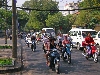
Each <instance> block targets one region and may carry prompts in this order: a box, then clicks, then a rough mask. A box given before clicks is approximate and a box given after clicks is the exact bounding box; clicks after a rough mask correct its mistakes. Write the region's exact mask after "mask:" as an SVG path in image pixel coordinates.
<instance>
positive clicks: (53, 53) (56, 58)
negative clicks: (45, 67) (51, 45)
mask: <svg viewBox="0 0 100 75" xmlns="http://www.w3.org/2000/svg"><path fill="white" fill-rule="evenodd" d="M48 60H49V62H50V65H49V67H50V68H51V69H52V70H53V69H55V71H56V73H59V67H60V64H59V62H60V54H59V53H58V51H57V49H53V50H50V55H49V56H48Z"/></svg>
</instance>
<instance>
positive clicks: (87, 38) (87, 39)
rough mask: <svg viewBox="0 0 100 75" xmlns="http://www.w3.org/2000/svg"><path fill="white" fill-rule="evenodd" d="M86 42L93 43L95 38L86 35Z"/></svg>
mask: <svg viewBox="0 0 100 75" xmlns="http://www.w3.org/2000/svg"><path fill="white" fill-rule="evenodd" d="M85 42H86V43H92V42H94V40H93V38H92V37H86V38H85Z"/></svg>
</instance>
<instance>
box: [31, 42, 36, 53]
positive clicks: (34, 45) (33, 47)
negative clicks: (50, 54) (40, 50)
mask: <svg viewBox="0 0 100 75" xmlns="http://www.w3.org/2000/svg"><path fill="white" fill-rule="evenodd" d="M31 49H32V51H34V52H35V49H36V43H35V41H32V44H31Z"/></svg>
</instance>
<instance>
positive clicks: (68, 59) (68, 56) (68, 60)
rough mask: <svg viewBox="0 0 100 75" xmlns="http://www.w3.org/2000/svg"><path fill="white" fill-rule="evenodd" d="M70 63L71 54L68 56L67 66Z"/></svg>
mask: <svg viewBox="0 0 100 75" xmlns="http://www.w3.org/2000/svg"><path fill="white" fill-rule="evenodd" d="M70 63H71V54H68V64H70Z"/></svg>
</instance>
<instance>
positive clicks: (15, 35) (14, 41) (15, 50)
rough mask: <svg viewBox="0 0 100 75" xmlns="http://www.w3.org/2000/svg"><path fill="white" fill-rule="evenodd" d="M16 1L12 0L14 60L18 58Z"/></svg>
mask: <svg viewBox="0 0 100 75" xmlns="http://www.w3.org/2000/svg"><path fill="white" fill-rule="evenodd" d="M16 18H17V17H16V0H12V58H17V33H16Z"/></svg>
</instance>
